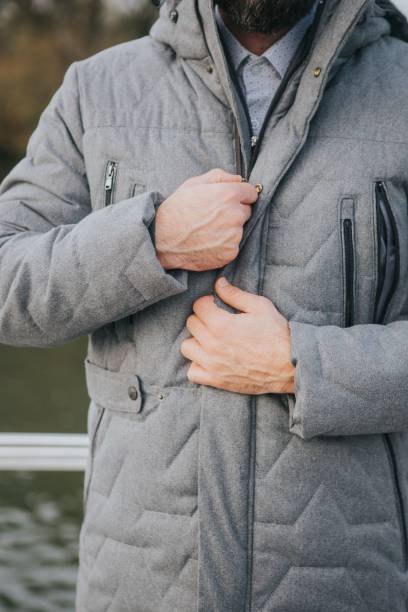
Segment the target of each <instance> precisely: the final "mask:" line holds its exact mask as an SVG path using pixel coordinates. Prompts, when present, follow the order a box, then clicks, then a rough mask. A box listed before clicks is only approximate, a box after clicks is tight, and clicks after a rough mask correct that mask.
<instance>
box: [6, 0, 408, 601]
mask: <svg viewBox="0 0 408 612" xmlns="http://www.w3.org/2000/svg"><path fill="white" fill-rule="evenodd" d="M218 5H219V6H218V7H217V8H216V10H214V6H213V4H212V2H211V1H210V0H196V1H194V0H181V1H180V2H177V1H171V2H170V1H168V2H165V3H164V4H163V5H162V7H161V14H160V18H159V19H158V20H157V22H156V23H155V24H154V26H153V28H152V30H151V32H150V35H149V37H146V38H143V39H141V40H137V41H133V42H131V43H127V44H124V45H121V46H119V47H115V48H113V49H110V50H107V51H105V52H103V53H101V54H99V55H97V56H96V57H93V58H91V59H88V60H86V61H84V62H79V63H76V64H74V65H73V66H72V67H71V68H70V69H69V70H68V73H67V75H66V78H65V80H64V84H63V85H62V87H61V89H60V90H59V91H58V92H57V94H56V95H55V96H54V98H53V100H52V101H51V103H50V105H49V107H48V108H47V110H46V111H45V112H44V114H43V116H42V118H41V120H40V124H39V127H38V129H37V130H36V132H35V133H34V135H33V136H32V138H31V140H30V143H29V146H28V151H27V157H26V158H25V159H24V160H23V161H22V162H21V163H20V164H19V165H18V166H17V167H16V168H15V169H14V170H13V171H12V172H11V174H10V175H9V176H8V177H7V178H6V180H5V181H4V183H3V185H2V190H1V197H0V202H1V204H0V228H1V248H0V266H1V275H0V329H1V340H2V341H3V342H5V343H9V344H14V345H19V346H24V345H31V346H52V345H56V344H60V343H63V342H66V341H68V340H71V339H72V338H75V337H77V336H80V335H83V334H90V341H89V351H88V356H87V360H86V372H87V383H88V388H89V393H90V396H91V398H92V402H91V406H90V411H89V434H90V440H91V449H90V458H89V463H88V468H87V473H86V484H85V505H86V508H85V519H84V524H83V527H82V532H81V560H80V572H79V579H78V593H77V609H78V610H79V611H80V612H86V611H88V612H102V611H105V610H109V611H110V612H122V611H123V612H124V611H125V610H126V611H132V612H133V611H135V612H142V611H144V612H148V611H149V612H158V611H161V612H164V611H166V612H170V611H171V612H174V611H177V612H184V611H185V612H192V611H193V610H199V611H200V612H215V611H217V612H241V611H242V612H244V611H246V612H247V611H248V612H249V611H251V612H261V611H262V612H327V611H330V612H340V611H341V612H344V611H345V610H347V611H353V612H363V611H364V612H368V611H370V612H385V611H392V612H402V611H403V610H406V606H407V602H408V577H407V573H406V571H407V533H406V521H407V512H408V468H407V466H408V436H407V430H408V367H407V364H408V348H407V347H408V319H407V317H408V293H407V289H406V288H407V283H408V215H407V189H408V163H407V162H408V155H407V153H408V144H407V143H408V106H407V104H406V100H407V96H408V80H407V75H408V53H407V50H408V47H407V45H406V41H407V40H408V36H407V31H406V30H407V28H406V23H405V21H404V20H403V19H402V17H401V15H400V14H399V13H398V12H397V11H396V10H395V9H393V7H391V5H389V4H388V3H383V5H382V7H380V6H379V5H377V4H376V3H375V2H374V0H326V2H325V3H318V4H316V3H315V2H312V1H307V0H238V1H235V2H234V1H233V0H222V1H221V0H220V1H219V3H218ZM268 107H269V108H268ZM214 168H215V170H214Z"/></svg>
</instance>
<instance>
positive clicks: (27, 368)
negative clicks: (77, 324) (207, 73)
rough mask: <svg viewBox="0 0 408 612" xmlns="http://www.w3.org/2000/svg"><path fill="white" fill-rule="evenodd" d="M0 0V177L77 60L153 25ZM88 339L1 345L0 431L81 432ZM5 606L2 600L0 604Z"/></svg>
mask: <svg viewBox="0 0 408 612" xmlns="http://www.w3.org/2000/svg"><path fill="white" fill-rule="evenodd" d="M123 2H125V0H122V2H121V0H110V1H109V0H105V1H103V0H0V126H1V129H0V180H1V179H2V178H3V177H4V176H5V174H6V173H7V172H8V171H9V170H10V169H11V168H12V167H13V166H14V165H15V164H16V163H17V161H18V160H19V159H21V158H22V157H23V156H24V153H25V148H26V144H27V141H28V138H29V136H30V135H31V133H32V132H33V130H34V128H35V126H36V124H37V122H38V119H39V116H40V114H41V112H42V111H43V109H44V108H45V106H46V105H47V103H48V101H49V99H50V97H51V96H52V94H53V93H54V92H55V90H56V89H57V88H58V86H59V85H60V83H61V80H62V77H63V75H64V72H65V70H66V69H67V67H68V66H69V64H71V63H72V62H73V61H75V60H78V59H82V58H85V57H88V56H90V55H92V54H94V53H96V52H98V51H99V50H101V49H104V48H106V47H109V46H112V45H114V44H117V43H119V42H123V41H125V40H131V39H133V38H137V37H139V36H142V35H144V34H146V33H147V32H148V29H149V27H150V25H151V23H152V21H153V20H154V19H155V18H156V17H157V9H156V8H154V7H153V6H152V4H151V3H150V2H149V1H148V0H132V1H129V0H128V1H127V4H123ZM85 351H86V340H85V339H81V340H79V341H77V342H74V343H70V344H68V345H65V346H63V347H61V348H57V349H45V350H44V349H15V348H11V347H5V346H1V345H0V382H1V389H2V391H1V410H0V431H29V432H31V431H32V432H36V431H39V432H41V431H44V432H52V431H55V432H75V431H84V430H85V425H86V413H87V410H86V408H87V405H88V397H87V394H86V388H85V380H84V373H83V359H84V356H85ZM0 607H1V606H0Z"/></svg>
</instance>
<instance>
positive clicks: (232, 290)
mask: <svg viewBox="0 0 408 612" xmlns="http://www.w3.org/2000/svg"><path fill="white" fill-rule="evenodd" d="M215 290H216V292H217V294H218V295H219V297H220V298H221V299H222V301H223V302H225V304H228V305H229V306H232V307H233V308H235V309H236V310H240V311H241V312H254V311H256V310H259V306H260V301H259V299H260V297H259V295H256V294H254V293H248V291H243V290H242V289H239V287H235V285H231V283H229V282H228V280H227V279H226V278H223V277H221V278H219V279H218V280H217V282H216V284H215Z"/></svg>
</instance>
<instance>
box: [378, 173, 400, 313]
mask: <svg viewBox="0 0 408 612" xmlns="http://www.w3.org/2000/svg"><path fill="white" fill-rule="evenodd" d="M375 190H376V198H378V197H382V198H383V201H384V204H385V207H386V209H387V212H388V215H389V218H390V222H391V226H392V231H393V232H394V237H395V276H394V280H393V283H392V287H391V288H390V290H389V293H388V296H387V300H386V302H385V304H384V307H383V311H382V313H381V314H382V316H381V318H380V322H382V323H384V322H385V320H386V317H387V311H388V307H389V305H390V302H391V299H392V296H393V294H394V292H395V289H396V287H397V285H398V283H399V277H400V244H399V237H398V228H397V223H396V221H395V217H394V213H393V211H392V208H391V204H390V200H389V197H388V191H387V187H386V185H385V182H384V181H376V184H375ZM377 204H378V200H377ZM377 211H378V208H377ZM377 214H378V213H377ZM379 290H380V288H379V287H377V299H378V296H379Z"/></svg>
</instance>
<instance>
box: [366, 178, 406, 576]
mask: <svg viewBox="0 0 408 612" xmlns="http://www.w3.org/2000/svg"><path fill="white" fill-rule="evenodd" d="M374 198H375V202H374V203H375V214H376V223H377V266H378V268H377V270H378V272H377V290H376V297H375V304H374V323H377V324H379V325H382V324H384V323H385V319H386V316H387V310H388V306H389V304H390V301H391V298H392V296H393V294H394V291H395V288H396V286H397V284H398V282H399V266H400V263H399V239H398V230H397V223H396V221H395V217H394V214H393V211H392V208H391V203H390V199H389V195H388V189H387V185H386V183H385V181H382V180H378V181H376V182H375V184H374ZM383 439H384V445H385V450H386V453H387V457H388V462H389V466H390V472H391V479H392V485H393V488H394V496H395V504H396V510H397V518H398V523H399V528H400V533H401V545H402V557H403V563H404V570H406V569H407V525H406V520H405V511H404V501H403V498H402V493H401V487H400V483H399V476H398V468H397V459H396V456H395V450H394V446H393V442H392V437H391V435H390V434H387V433H386V434H384V436H383Z"/></svg>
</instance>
